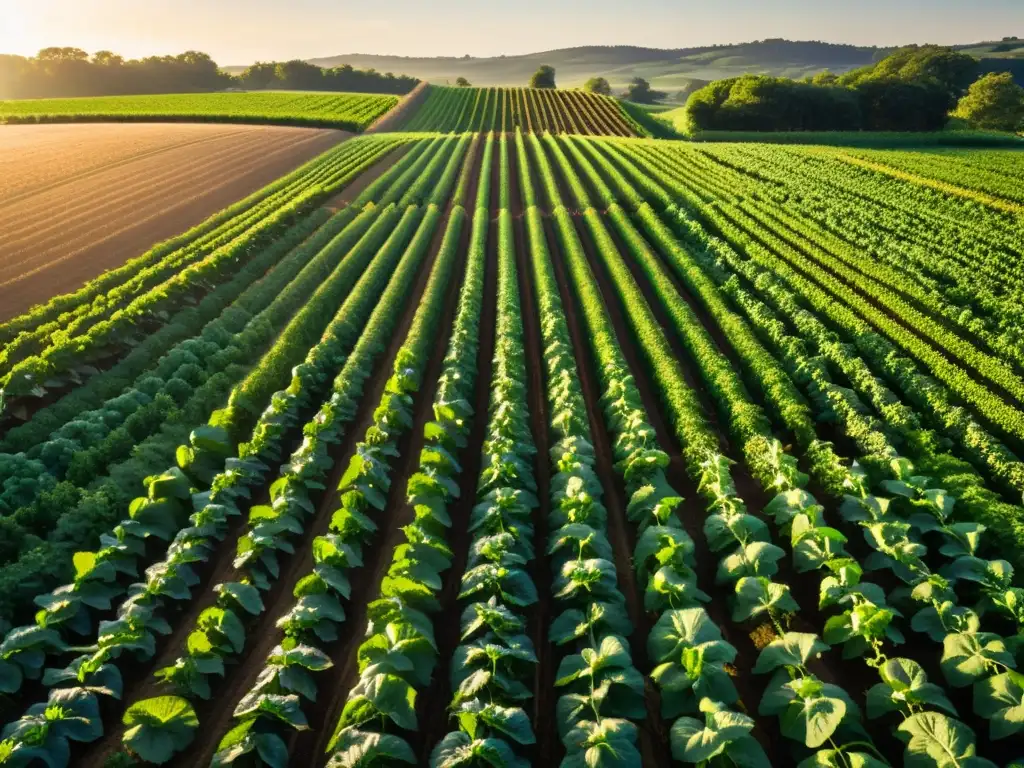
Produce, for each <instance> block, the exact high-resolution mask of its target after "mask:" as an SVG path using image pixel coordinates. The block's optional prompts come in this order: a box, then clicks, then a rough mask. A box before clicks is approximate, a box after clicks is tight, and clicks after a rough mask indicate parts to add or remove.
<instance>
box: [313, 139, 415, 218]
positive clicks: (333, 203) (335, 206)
mask: <svg viewBox="0 0 1024 768" xmlns="http://www.w3.org/2000/svg"><path fill="white" fill-rule="evenodd" d="M413 146H414V145H413V144H411V143H410V144H403V145H402V146H400V147H397V148H396V149H393V150H392V151H390V152H388V153H387V154H386V155H384V157H382V158H381V159H380V160H378V161H377V163H376V164H374V165H373V166H372V167H371V168H369V169H368V170H366V171H364V172H363V173H361V174H359V178H357V179H356V180H355V181H354V182H352V183H351V184H349V185H348V186H347V187H345V189H343V190H342V191H341V192H339V193H338V194H337V195H335V196H334V197H332V198H331V199H330V200H328V201H327V202H326V203H324V204H323V207H324V208H326V209H328V210H329V211H340V210H341V209H342V208H347V207H348V206H349V205H350V204H351V203H352V201H353V200H355V199H356V198H357V197H359V195H361V194H362V193H363V190H365V189H366V188H367V187H368V186H370V185H371V184H372V183H373V182H375V181H376V180H377V179H379V178H380V177H381V176H383V175H384V174H385V173H387V172H388V171H389V170H391V167H392V166H393V165H394V164H395V163H397V162H398V161H399V160H401V159H402V157H403V156H404V155H405V153H406V152H408V151H409V150H410V149H412V147H413Z"/></svg>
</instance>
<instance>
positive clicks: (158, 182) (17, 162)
mask: <svg viewBox="0 0 1024 768" xmlns="http://www.w3.org/2000/svg"><path fill="white" fill-rule="evenodd" d="M349 135H350V134H346V133H343V132H341V131H328V130H320V129H307V128H276V127H251V126H214V125H171V126H168V125H75V126H58V125H48V126H33V127H29V126H8V127H5V128H4V129H3V131H0V230H2V231H3V237H2V238H0V320H6V319H8V318H10V317H13V316H14V315H17V314H18V313H20V312H24V311H25V310H27V309H29V308H30V307H31V306H32V305H34V304H37V303H40V302H44V301H46V300H47V299H49V298H50V297H51V296H53V295H55V294H60V293H65V292H67V291H71V290H74V289H76V288H78V287H79V286H80V285H82V284H83V283H84V282H86V281H87V280H89V279H91V278H93V277H95V276H96V275H98V274H100V273H101V272H103V271H104V270H105V269H111V268H115V267H119V266H120V265H121V264H123V263H124V262H125V261H127V260H128V259H130V258H133V257H135V256H138V254H139V253H141V252H143V251H145V250H146V249H147V248H149V247H150V246H152V245H153V244H154V243H157V242H159V241H160V240H164V239H167V238H169V237H172V236H174V235H177V234H178V233H180V232H183V231H185V230H187V229H189V228H190V227H193V226H195V225H197V224H199V223H200V222H202V221H203V219H205V218H206V217H208V216H211V215H213V214H215V213H216V212H217V211H219V210H221V209H222V208H224V206H226V205H229V204H231V203H234V202H235V201H237V200H240V199H241V198H244V197H245V196H246V195H248V194H250V193H253V192H255V191H257V190H259V189H261V188H262V187H264V186H265V185H267V184H269V183H270V182H272V181H273V180H275V179H276V178H278V177H280V176H282V175H284V174H286V173H288V172H289V171H291V170H292V169H294V168H296V167H297V166H299V165H301V164H302V163H304V162H306V161H308V160H310V159H312V158H314V157H316V156H317V155H319V154H321V153H323V152H324V151H325V150H327V149H329V148H330V147H332V146H334V145H335V144H337V143H338V142H340V141H343V140H344V139H346V138H347V137H348V136H349Z"/></svg>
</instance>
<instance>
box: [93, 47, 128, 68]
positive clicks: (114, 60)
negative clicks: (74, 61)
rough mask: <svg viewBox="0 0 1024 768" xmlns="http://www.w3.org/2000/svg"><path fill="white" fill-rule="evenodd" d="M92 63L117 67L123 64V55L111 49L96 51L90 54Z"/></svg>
mask: <svg viewBox="0 0 1024 768" xmlns="http://www.w3.org/2000/svg"><path fill="white" fill-rule="evenodd" d="M92 63H93V64H98V65H99V66H101V67H119V66H121V65H122V64H124V57H123V56H118V55H117V54H116V53H113V52H112V51H96V53H94V54H93V55H92Z"/></svg>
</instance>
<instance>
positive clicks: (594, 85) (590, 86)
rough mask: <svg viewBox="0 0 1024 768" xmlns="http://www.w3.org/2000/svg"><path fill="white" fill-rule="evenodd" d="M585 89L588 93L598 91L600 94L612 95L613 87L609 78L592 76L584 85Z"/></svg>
mask: <svg viewBox="0 0 1024 768" xmlns="http://www.w3.org/2000/svg"><path fill="white" fill-rule="evenodd" d="M583 90H584V91H587V92H588V93H596V94H598V95H599V96H611V95H612V87H611V85H609V84H608V80H607V79H606V78H603V77H592V78H590V79H589V80H587V82H586V83H584V85H583Z"/></svg>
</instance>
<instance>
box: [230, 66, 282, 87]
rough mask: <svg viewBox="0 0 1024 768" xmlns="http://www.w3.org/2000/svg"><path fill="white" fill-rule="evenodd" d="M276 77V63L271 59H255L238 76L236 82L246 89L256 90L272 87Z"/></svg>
mask: <svg viewBox="0 0 1024 768" xmlns="http://www.w3.org/2000/svg"><path fill="white" fill-rule="evenodd" d="M276 78H277V64H275V63H274V62H272V61H257V62H256V63H255V64H253V65H251V66H249V67H246V69H245V71H244V72H242V74H240V75H239V76H238V82H239V85H241V86H242V87H243V88H245V89H247V90H250V91H258V90H262V89H263V88H271V87H273V85H274V83H275V82H276Z"/></svg>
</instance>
